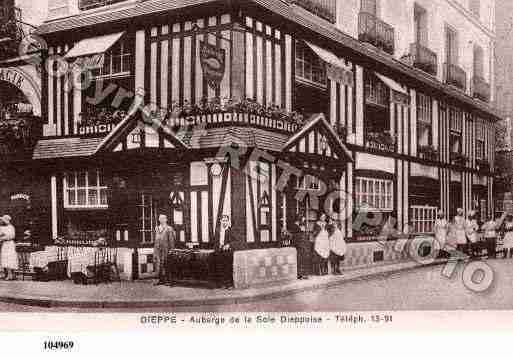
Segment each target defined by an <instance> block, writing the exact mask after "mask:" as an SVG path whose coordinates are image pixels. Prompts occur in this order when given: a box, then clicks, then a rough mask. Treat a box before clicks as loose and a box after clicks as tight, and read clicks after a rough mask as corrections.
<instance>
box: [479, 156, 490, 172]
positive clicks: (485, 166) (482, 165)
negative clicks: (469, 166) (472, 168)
mask: <svg viewBox="0 0 513 359" xmlns="http://www.w3.org/2000/svg"><path fill="white" fill-rule="evenodd" d="M476 166H477V169H478V171H486V172H489V171H490V163H488V161H487V160H482V159H477V160H476Z"/></svg>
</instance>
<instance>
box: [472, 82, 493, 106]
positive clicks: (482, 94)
mask: <svg viewBox="0 0 513 359" xmlns="http://www.w3.org/2000/svg"><path fill="white" fill-rule="evenodd" d="M490 95H491V88H490V84H488V82H486V80H485V79H484V78H483V77H481V76H474V77H473V78H472V96H473V97H475V98H478V99H480V100H481V101H485V102H490Z"/></svg>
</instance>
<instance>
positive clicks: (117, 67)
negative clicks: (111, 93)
mask: <svg viewBox="0 0 513 359" xmlns="http://www.w3.org/2000/svg"><path fill="white" fill-rule="evenodd" d="M120 72H121V56H114V57H113V58H112V73H114V74H117V73H120Z"/></svg>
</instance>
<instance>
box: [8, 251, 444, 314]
mask: <svg viewBox="0 0 513 359" xmlns="http://www.w3.org/2000/svg"><path fill="white" fill-rule="evenodd" d="M444 263H445V261H437V262H435V263H430V264H424V265H422V264H421V265H418V266H412V267H411V268H401V269H390V270H385V271H383V272H377V273H370V274H362V275H361V276H358V277H354V278H343V277H342V278H339V279H334V280H331V281H328V282H326V283H317V284H315V283H313V284H310V285H307V286H305V287H301V288H291V289H285V290H280V289H276V290H275V291H271V292H269V293H263V294H256V295H240V296H237V295H235V296H233V297H223V298H210V299H208V298H206V299H179V300H140V301H110V302H109V301H104V302H98V301H80V300H77V301H71V300H58V299H51V298H44V297H39V298H33V297H16V296H1V295H0V302H3V303H9V304H17V305H24V306H31V307H41V308H77V309H139V308H169V307H176V308H187V307H200V306H220V305H239V304H248V303H254V302H260V301H266V300H273V299H280V298H284V297H289V296H293V295H296V294H300V293H306V292H313V291H317V290H321V289H329V288H333V287H337V286H340V285H342V284H345V283H351V282H357V281H363V280H369V279H374V278H378V277H381V276H388V275H392V274H396V273H401V272H405V271H412V270H417V269H422V268H427V267H433V266H438V265H442V264H444Z"/></svg>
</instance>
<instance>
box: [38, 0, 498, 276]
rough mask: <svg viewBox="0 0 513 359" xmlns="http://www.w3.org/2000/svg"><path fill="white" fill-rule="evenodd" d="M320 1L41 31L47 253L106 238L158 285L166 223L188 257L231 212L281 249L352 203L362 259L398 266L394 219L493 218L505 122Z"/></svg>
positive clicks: (41, 168) (345, 220)
mask: <svg viewBox="0 0 513 359" xmlns="http://www.w3.org/2000/svg"><path fill="white" fill-rule="evenodd" d="M79 3H81V2H80V1H79ZM297 3H302V2H297ZM306 3H308V2H305V4H303V6H300V5H301V4H299V5H298V4H291V3H290V2H287V1H265V0H252V1H249V0H248V1H230V2H227V1H207V0H195V1H173V2H170V1H145V2H130V1H126V2H119V4H118V3H116V4H114V5H109V6H104V7H102V6H99V7H95V9H93V10H86V9H82V8H81V9H82V10H79V11H78V12H77V14H75V15H73V16H71V17H68V18H62V19H61V18H57V19H55V20H51V21H48V22H47V23H45V24H44V25H43V26H41V27H40V28H39V34H40V35H41V36H42V37H43V38H44V39H45V41H46V42H47V44H48V54H47V55H48V63H49V64H50V65H49V66H46V67H45V68H44V74H43V85H42V88H43V105H42V112H43V118H44V120H45V121H44V122H45V123H44V128H43V132H44V134H43V137H42V138H41V139H40V141H39V142H38V144H37V146H36V149H35V151H34V155H33V161H34V162H33V164H34V166H37V168H38V172H39V173H41V176H42V178H43V182H45V186H46V188H47V191H48V197H49V199H50V200H49V201H48V203H46V206H47V210H48V213H50V218H51V219H50V221H49V223H48V226H49V232H50V233H51V236H50V238H49V242H51V241H53V240H55V239H57V238H60V237H63V238H65V239H66V240H67V241H75V242H80V241H83V242H84V243H87V241H91V240H93V239H94V238H96V237H98V236H107V237H108V238H109V239H110V240H111V243H113V244H115V245H116V246H118V247H120V248H125V249H126V252H125V254H124V256H125V258H127V261H126V263H127V264H126V265H127V268H128V267H130V269H127V272H129V274H130V275H132V274H133V275H135V276H138V277H144V276H145V275H147V274H148V271H150V272H151V270H149V269H148V268H149V267H151V266H148V264H151V250H150V249H149V248H151V245H152V241H153V236H154V234H153V233H154V226H155V225H156V221H157V217H158V214H160V213H167V214H168V216H169V218H170V221H171V223H172V224H173V226H175V228H176V229H177V232H178V238H179V241H180V243H181V244H180V245H182V246H184V247H185V246H192V245H198V246H200V247H202V248H214V247H215V246H217V245H219V243H222V241H223V231H222V230H221V226H220V221H221V218H222V216H223V215H228V216H230V218H231V221H232V225H233V231H234V233H235V234H236V235H237V236H238V237H239V238H240V239H241V240H242V242H243V243H244V245H243V249H247V250H251V249H265V248H274V247H279V246H280V245H281V233H282V232H283V231H285V230H286V229H288V228H290V226H291V224H292V223H293V222H294V220H295V219H296V218H297V216H299V215H305V214H306V216H307V217H308V219H309V220H310V221H312V223H313V222H314V221H315V220H316V218H317V216H318V215H319V214H320V213H321V212H323V211H326V210H325V209H323V208H319V207H318V206H317V203H316V202H317V200H319V202H320V203H323V204H324V203H330V198H331V197H330V194H332V193H337V194H338V195H339V196H341V197H343V198H344V203H343V205H342V203H341V202H340V201H338V203H337V204H336V205H333V203H331V204H332V205H333V206H332V208H335V211H336V212H337V213H338V214H339V215H340V218H341V221H342V227H343V231H344V233H345V235H346V237H347V239H348V241H350V242H351V243H352V244H351V246H350V248H352V250H351V251H350V252H349V253H348V257H349V258H348V261H347V265H349V266H358V265H371V264H377V263H378V262H381V261H392V260H399V259H401V254H397V253H394V252H393V250H392V247H390V248H389V246H385V247H386V248H385V247H383V246H382V244H378V243H377V240H378V239H379V238H378V236H377V234H378V233H379V230H380V228H381V226H382V225H383V223H384V221H385V220H386V219H387V218H388V217H389V216H390V215H395V216H396V217H397V219H398V229H399V230H402V229H403V227H404V225H405V224H406V223H408V222H412V223H413V225H414V228H415V230H416V232H418V233H430V232H432V231H433V223H434V218H435V214H436V212H437V211H438V210H439V209H441V210H443V211H444V212H445V213H446V214H447V215H452V214H453V213H454V212H455V210H456V208H458V207H462V208H464V209H465V210H466V211H469V210H471V209H479V210H480V211H481V213H482V216H483V217H485V216H487V215H489V214H490V213H491V211H492V198H491V193H492V186H493V161H494V127H493V122H494V121H495V120H496V119H497V116H496V114H495V112H494V111H493V110H492V109H491V108H490V107H489V106H488V104H486V103H484V102H482V101H477V100H475V99H473V98H471V97H470V96H467V95H466V94H465V93H464V92H462V91H460V90H458V89H456V88H455V87H454V86H451V85H447V84H444V83H442V82H440V81H438V80H437V79H436V78H435V77H432V76H429V75H427V74H426V73H424V72H423V71H421V70H419V69H418V68H415V67H414V66H411V65H410V64H408V63H406V62H400V61H397V60H395V59H394V58H393V57H392V56H389V55H388V54H386V52H382V51H378V50H376V49H374V48H372V47H369V46H362V43H361V42H359V41H358V40H356V39H355V38H353V37H351V36H349V35H347V34H345V33H343V32H341V31H340V30H339V28H337V26H336V24H335V21H332V20H333V19H331V17H330V16H327V15H329V14H332V15H333V11H336V9H337V6H335V7H331V6H327V5H326V4H328V3H330V2H322V3H323V4H324V5H323V4H321V5H323V6H320V7H314V9H311V8H309V7H308V6H307V4H306ZM325 5H326V6H325ZM319 9H324V10H323V11H320V10H319ZM319 11H320V12H319ZM362 41H363V40H362ZM387 49H388V50H390V49H389V48H387ZM290 168H293V170H291V169H290ZM284 178H285V181H283V179H284ZM298 193H299V194H300V195H298ZM362 213H363V214H364V216H363V217H362ZM362 218H364V219H363V220H362ZM376 218H380V219H376ZM358 223H359V224H358ZM362 223H363V225H362ZM150 274H151V273H150Z"/></svg>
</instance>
